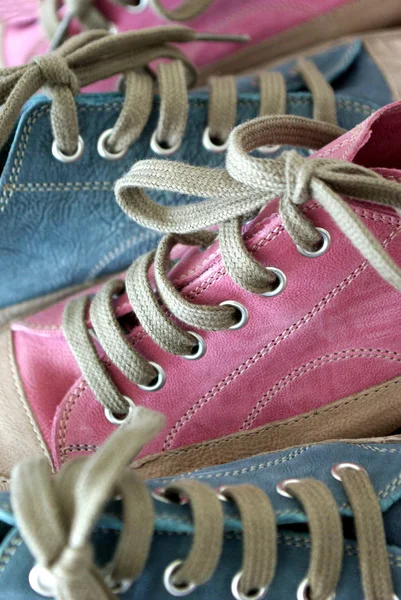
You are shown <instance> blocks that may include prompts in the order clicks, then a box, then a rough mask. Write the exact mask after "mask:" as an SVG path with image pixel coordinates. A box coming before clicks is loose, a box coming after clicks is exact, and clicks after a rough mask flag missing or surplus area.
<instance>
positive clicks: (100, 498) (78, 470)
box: [11, 408, 396, 600]
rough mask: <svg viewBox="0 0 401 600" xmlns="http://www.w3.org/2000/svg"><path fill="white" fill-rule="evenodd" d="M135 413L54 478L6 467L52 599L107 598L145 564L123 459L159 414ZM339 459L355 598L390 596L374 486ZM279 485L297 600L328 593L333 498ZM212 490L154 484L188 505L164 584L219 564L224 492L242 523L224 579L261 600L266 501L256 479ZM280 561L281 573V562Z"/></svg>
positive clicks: (338, 539)
mask: <svg viewBox="0 0 401 600" xmlns="http://www.w3.org/2000/svg"><path fill="white" fill-rule="evenodd" d="M135 411H136V412H135V415H132V417H133V418H131V419H129V420H127V421H126V423H125V424H124V425H123V426H121V427H120V428H119V429H118V430H117V431H116V432H115V433H114V434H113V435H112V436H111V437H110V438H109V440H108V441H107V442H106V444H105V445H104V446H103V447H102V448H101V449H100V450H99V451H98V452H97V454H94V455H92V456H91V457H90V458H87V457H86V458H83V459H78V460H75V461H70V462H68V463H67V464H65V465H64V466H63V468H62V470H61V471H60V472H59V473H57V474H56V475H55V476H54V475H52V474H51V473H50V470H49V465H48V463H47V461H46V459H44V458H40V459H34V460H31V461H27V462H25V463H22V464H21V465H19V466H17V467H16V468H15V469H14V471H13V473H12V479H11V500H12V505H13V510H14V514H15V517H16V521H17V524H18V527H19V529H20V532H21V534H22V536H23V538H24V541H25V543H26V544H27V546H28V548H29V549H30V551H31V553H32V554H33V557H34V559H35V561H36V563H37V566H36V567H34V569H39V572H40V573H41V574H43V573H45V575H46V582H47V588H48V589H49V586H50V587H51V592H52V595H53V596H54V597H55V598H56V599H57V600H112V599H115V598H116V597H117V596H116V595H115V594H114V591H113V590H119V589H120V590H121V589H127V588H128V587H129V586H130V584H132V583H133V582H134V581H136V580H137V579H138V578H139V577H140V576H141V573H142V572H143V570H144V568H145V565H146V561H147V558H148V556H149V554H150V552H151V542H152V536H153V532H154V522H155V515H154V505H153V502H152V499H151V495H150V492H149V490H148V488H147V487H146V485H145V483H144V481H143V480H142V478H141V477H140V475H139V474H137V473H136V472H135V471H133V470H132V469H130V468H129V464H130V462H131V461H132V460H133V459H134V458H135V456H136V455H137V453H138V452H139V451H140V450H141V448H142V447H143V445H144V444H146V443H147V442H148V441H150V440H151V439H152V437H154V436H155V435H157V433H158V432H159V431H160V430H161V429H162V427H163V424H164V423H163V421H164V420H163V417H161V415H159V414H158V413H154V412H152V411H149V410H148V409H145V408H137V409H135ZM341 467H342V468H341V471H340V473H341V483H342V485H343V487H344V490H345V492H346V495H347V497H348V502H349V506H348V507H347V508H349V509H350V510H351V513H352V515H353V518H354V521H355V533H356V539H357V547H358V558H359V566H360V574H361V580H362V587H363V592H364V598H365V599H366V600H394V598H396V597H395V596H394V595H393V587H392V581H391V572H390V565H389V557H388V552H387V547H386V538H385V532H384V525H383V519H382V513H381V509H380V505H379V502H378V499H377V496H376V493H375V490H374V488H373V486H372V483H371V482H370V479H369V476H368V474H367V473H366V471H365V470H364V469H362V468H360V467H359V468H358V470H356V469H355V465H354V466H352V465H348V466H347V465H346V464H344V465H341ZM352 467H354V468H352ZM282 485H284V486H285V491H286V493H287V494H288V495H290V496H291V497H293V498H294V499H295V500H297V501H298V502H299V504H300V505H301V508H302V509H303V511H304V513H305V518H306V522H307V523H308V528H309V536H310V554H309V561H310V562H309V568H308V571H307V573H306V574H305V579H304V580H303V582H302V583H301V587H302V589H303V590H304V596H299V595H298V598H299V597H305V598H308V599H309V600H327V599H328V598H333V597H334V594H335V591H336V588H337V586H338V583H339V579H340V575H341V568H342V560H343V547H344V535H343V529H342V521H341V517H340V515H339V512H338V507H337V503H336V501H335V499H334V497H333V495H332V493H331V492H330V490H329V488H328V487H327V486H326V485H325V484H323V483H322V482H321V481H318V480H316V479H303V480H288V481H287V482H283V483H282ZM218 491H219V495H217V494H216V491H215V490H213V489H212V488H211V487H209V486H207V485H206V484H204V483H201V482H199V481H197V480H196V479H180V480H178V481H175V482H172V483H170V484H169V485H168V486H167V488H165V489H164V490H158V491H157V494H156V498H160V496H162V497H163V498H164V499H169V500H170V501H171V502H179V503H181V504H182V503H189V504H190V508H191V514H192V521H193V539H192V546H191V549H190V551H189V553H188V555H187V557H186V558H184V559H180V560H178V561H177V562H175V563H172V564H171V565H170V569H168V568H167V569H166V572H168V571H169V572H170V574H169V576H168V577H166V575H165V584H166V579H167V584H168V585H169V586H170V587H171V586H174V587H175V589H178V590H179V589H181V590H183V588H184V589H188V588H189V586H191V588H192V591H193V589H195V588H196V587H197V586H199V585H204V584H205V583H207V582H208V581H209V580H210V579H211V577H212V576H213V574H214V572H215V571H216V569H218V568H219V561H220V558H221V554H222V550H223V544H224V533H225V526H224V513H223V503H222V502H221V499H225V500H227V501H228V502H232V503H233V504H234V505H235V506H236V508H237V511H238V515H239V519H240V521H241V524H242V546H243V557H242V566H241V570H240V572H239V573H238V574H237V576H236V577H234V579H233V586H234V585H235V586H236V587H237V590H238V592H239V593H240V594H241V595H242V596H241V597H258V598H262V597H264V596H265V595H266V594H267V593H268V588H269V585H270V584H271V582H272V581H273V579H274V577H275V572H276V566H277V533H278V531H277V524H276V515H275V512H274V510H273V507H272V504H271V501H270V500H269V498H268V496H267V495H266V494H265V493H264V492H263V491H262V490H261V489H260V488H259V487H256V486H253V485H248V484H241V485H235V486H228V487H225V488H221V489H220V490H218ZM116 495H118V497H119V498H120V499H121V526H122V529H121V534H120V536H119V538H118V543H117V546H116V549H115V552H114V556H113V559H112V561H111V562H110V563H109V564H108V565H107V567H105V568H103V569H99V568H98V567H97V566H96V564H95V561H94V553H93V548H92V545H91V534H92V532H93V531H94V530H95V529H96V524H97V522H98V520H99V518H100V517H101V515H102V513H103V512H104V510H105V507H106V506H107V504H108V501H110V500H112V499H113V498H115V496H116ZM106 510H107V509H106ZM176 518H177V517H176ZM171 539H173V538H171ZM164 558H165V557H163V558H162V557H158V560H163V559H164ZM166 562H167V561H166ZM286 567H287V569H288V575H290V570H291V565H290V564H288V565H286ZM225 568H227V565H226V566H225ZM166 572H165V573H166ZM148 575H149V574H148ZM258 594H260V595H258Z"/></svg>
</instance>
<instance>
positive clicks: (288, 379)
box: [240, 348, 401, 430]
mask: <svg viewBox="0 0 401 600" xmlns="http://www.w3.org/2000/svg"><path fill="white" fill-rule="evenodd" d="M391 355H393V356H391ZM355 358H381V359H383V360H390V361H395V362H401V355H400V354H398V353H397V352H392V351H391V350H380V349H375V350H374V349H370V348H360V349H358V350H357V349H348V350H341V351H337V352H333V353H331V354H326V355H324V356H319V357H318V358H315V359H314V360H311V361H309V362H307V363H305V364H303V365H301V366H300V367H297V368H296V369H294V370H293V371H292V372H291V373H289V374H288V375H286V376H285V377H282V378H281V379H280V380H279V381H277V382H276V383H275V384H274V385H272V386H271V388H270V389H269V391H268V392H266V393H265V394H263V396H262V397H261V398H260V400H258V402H257V403H256V404H255V406H254V407H253V408H252V409H251V411H250V412H249V414H248V416H247V417H246V419H245V421H244V422H243V424H242V425H241V427H240V430H244V429H249V427H251V425H252V424H253V422H254V421H255V420H256V419H257V417H258V416H259V415H260V414H261V412H263V410H264V409H265V408H266V406H267V405H268V403H269V402H270V401H271V400H272V399H273V398H274V397H275V396H277V394H279V393H280V392H281V391H282V390H283V389H284V388H285V387H286V386H287V385H289V384H290V383H292V382H293V381H296V380H297V379H299V378H300V377H302V376H303V375H307V374H309V373H310V372H311V371H314V370H316V369H318V368H319V367H322V366H326V365H328V364H331V363H335V362H338V361H342V360H350V359H355Z"/></svg>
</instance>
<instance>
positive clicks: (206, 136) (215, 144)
mask: <svg viewBox="0 0 401 600" xmlns="http://www.w3.org/2000/svg"><path fill="white" fill-rule="evenodd" d="M202 144H203V147H204V148H205V149H206V150H208V151H209V152H216V153H218V152H225V151H226V150H227V145H228V140H225V141H223V140H219V139H216V138H214V137H211V136H210V130H209V127H206V128H205V130H204V132H203V137H202Z"/></svg>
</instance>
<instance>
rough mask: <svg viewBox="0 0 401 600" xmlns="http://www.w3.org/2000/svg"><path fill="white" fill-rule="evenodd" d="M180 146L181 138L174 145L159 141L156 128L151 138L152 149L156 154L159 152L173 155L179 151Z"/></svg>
mask: <svg viewBox="0 0 401 600" xmlns="http://www.w3.org/2000/svg"><path fill="white" fill-rule="evenodd" d="M180 146H181V140H180V141H178V142H177V143H176V144H173V145H172V146H171V145H169V144H168V143H167V142H165V141H159V140H158V139H157V131H156V130H155V131H154V132H153V134H152V137H151V139H150V147H151V149H152V150H153V152H154V153H155V154H158V155H159V156H171V155H172V154H175V153H176V152H177V150H178V149H179V148H180Z"/></svg>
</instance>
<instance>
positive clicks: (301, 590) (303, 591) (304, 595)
mask: <svg viewBox="0 0 401 600" xmlns="http://www.w3.org/2000/svg"><path fill="white" fill-rule="evenodd" d="M309 592H310V585H309V581H308V579H307V578H306V577H305V579H303V580H302V581H301V583H300V584H299V586H298V589H297V600H310V593H309ZM335 597H336V595H335V594H330V596H327V598H326V599H325V600H334V598H335Z"/></svg>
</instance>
